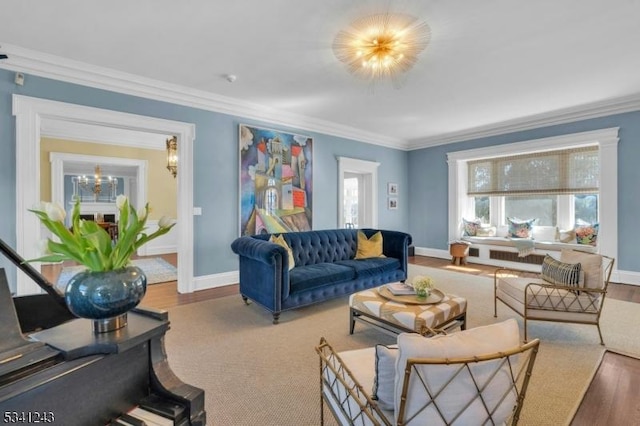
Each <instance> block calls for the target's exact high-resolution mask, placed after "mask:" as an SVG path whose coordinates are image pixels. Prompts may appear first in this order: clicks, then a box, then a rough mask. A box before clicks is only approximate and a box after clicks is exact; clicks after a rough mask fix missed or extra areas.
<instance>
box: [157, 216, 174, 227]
mask: <svg viewBox="0 0 640 426" xmlns="http://www.w3.org/2000/svg"><path fill="white" fill-rule="evenodd" d="M172 224H173V219H171V218H170V217H169V216H162V217H161V218H160V220H159V221H158V228H168V227H170V226H171V225H172Z"/></svg>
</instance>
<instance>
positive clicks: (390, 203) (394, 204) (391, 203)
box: [387, 197, 398, 210]
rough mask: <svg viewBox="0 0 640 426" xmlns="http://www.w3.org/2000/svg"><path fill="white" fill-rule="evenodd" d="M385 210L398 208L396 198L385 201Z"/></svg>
mask: <svg viewBox="0 0 640 426" xmlns="http://www.w3.org/2000/svg"><path fill="white" fill-rule="evenodd" d="M387 208H388V209H389V210H395V209H397V208H398V199H397V198H396V197H389V198H388V200H387Z"/></svg>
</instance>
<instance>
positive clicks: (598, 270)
mask: <svg viewBox="0 0 640 426" xmlns="http://www.w3.org/2000/svg"><path fill="white" fill-rule="evenodd" d="M560 261H561V262H566V263H580V265H582V270H583V271H584V287H586V288H604V271H603V268H602V256H601V255H599V254H596V253H585V252H581V251H576V250H562V251H561V252H560Z"/></svg>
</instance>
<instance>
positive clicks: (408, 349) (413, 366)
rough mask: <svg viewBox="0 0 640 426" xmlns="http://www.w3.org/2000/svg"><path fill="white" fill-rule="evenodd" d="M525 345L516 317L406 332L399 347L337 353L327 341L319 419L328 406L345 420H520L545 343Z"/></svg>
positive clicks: (322, 359) (367, 422)
mask: <svg viewBox="0 0 640 426" xmlns="http://www.w3.org/2000/svg"><path fill="white" fill-rule="evenodd" d="M520 342H521V341H520V331H519V329H518V324H517V322H516V321H515V320H514V319H510V320H507V321H504V322H501V323H497V324H492V325H489V326H484V327H477V328H474V329H470V330H465V331H460V332H457V333H452V334H449V335H444V334H443V335H438V336H435V337H429V338H427V337H424V336H421V335H419V334H417V333H401V334H400V335H398V344H397V347H387V346H383V345H377V346H376V347H374V348H365V349H359V350H352V351H346V352H336V351H335V350H334V348H333V347H332V346H331V345H330V344H329V343H328V342H327V341H326V339H324V338H322V339H321V340H320V344H319V345H318V346H317V347H316V352H317V353H318V355H319V357H320V390H321V398H320V407H321V413H322V414H321V424H324V411H325V410H324V406H325V404H326V405H327V406H328V408H329V409H330V411H331V413H332V414H333V416H334V417H335V419H336V420H337V422H338V423H339V424H340V425H363V426H364V425H374V426H378V425H387V426H388V425H408V426H412V425H415V426H421V425H425V424H444V425H450V424H467V425H475V424H477V425H483V424H510V425H515V424H517V423H518V419H519V417H520V412H521V410H522V407H523V403H524V400H525V396H526V391H527V387H528V384H529V379H530V377H531V374H532V371H533V365H534V362H535V358H536V354H537V351H538V346H539V343H540V342H539V341H538V340H537V339H536V340H534V341H532V342H529V343H527V344H521V343H520ZM390 354H391V355H390ZM445 355H446V356H445Z"/></svg>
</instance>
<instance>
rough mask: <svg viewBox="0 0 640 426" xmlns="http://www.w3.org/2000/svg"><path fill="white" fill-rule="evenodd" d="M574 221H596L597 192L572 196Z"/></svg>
mask: <svg viewBox="0 0 640 426" xmlns="http://www.w3.org/2000/svg"><path fill="white" fill-rule="evenodd" d="M574 212H575V213H574V216H573V219H574V223H578V224H579V223H581V222H582V223H596V222H598V194H581V195H576V196H575V197H574Z"/></svg>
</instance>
